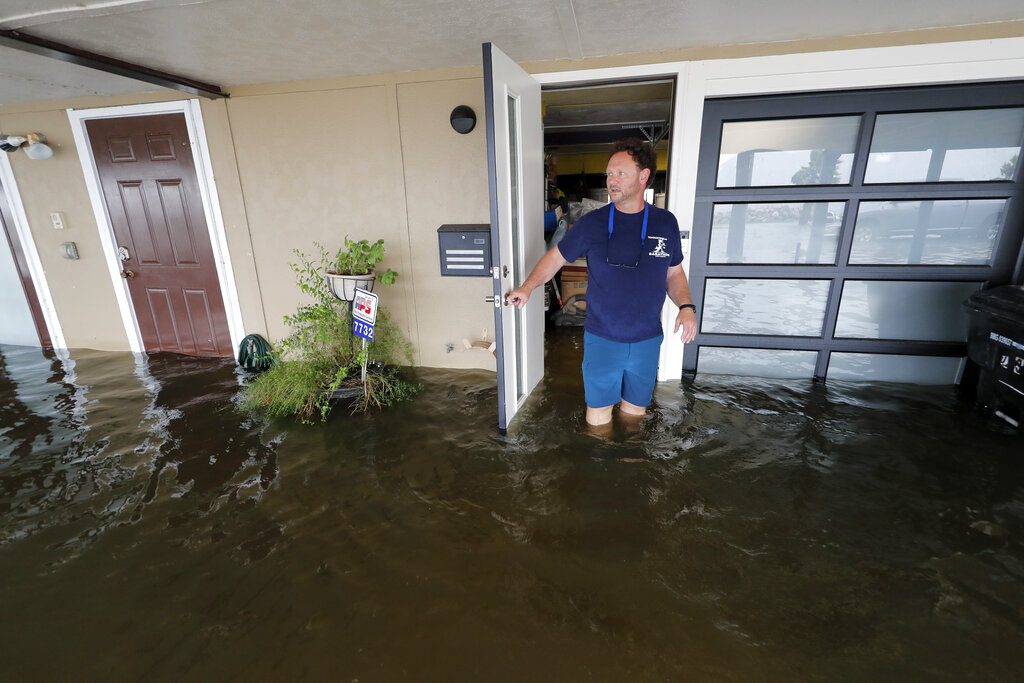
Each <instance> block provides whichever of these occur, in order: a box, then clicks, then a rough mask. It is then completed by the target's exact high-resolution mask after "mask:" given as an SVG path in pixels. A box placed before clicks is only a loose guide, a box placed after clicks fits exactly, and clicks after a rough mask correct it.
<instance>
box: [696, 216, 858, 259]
mask: <svg viewBox="0 0 1024 683" xmlns="http://www.w3.org/2000/svg"><path fill="white" fill-rule="evenodd" d="M845 208H846V203H845V202H776V203H771V204H716V205H715V209H714V217H713V219H712V225H711V247H710V253H709V256H708V263H827V264H834V263H835V260H836V248H837V247H838V245H839V228H840V226H841V225H842V223H843V212H844V210H845Z"/></svg>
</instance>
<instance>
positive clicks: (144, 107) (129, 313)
mask: <svg viewBox="0 0 1024 683" xmlns="http://www.w3.org/2000/svg"><path fill="white" fill-rule="evenodd" d="M67 114H68V120H69V122H70V123H71V133H72V135H73V136H74V140H75V147H76V148H77V150H78V160H79V162H80V163H81V165H82V175H83V177H84V178H85V185H86V188H87V189H88V192H89V201H90V203H91V204H92V210H93V215H94V216H95V218H96V226H97V230H98V231H99V237H100V244H101V245H102V247H103V258H104V261H105V262H106V264H107V270H108V271H109V274H110V282H111V284H112V285H113V287H114V295H115V297H116V298H117V305H118V308H119V310H120V313H121V321H122V323H123V324H124V330H125V334H126V335H127V337H128V344H129V345H130V347H131V350H132V352H133V353H145V351H146V348H145V345H144V343H143V341H142V333H141V332H140V331H139V326H138V322H137V320H136V318H135V308H134V307H133V306H132V302H131V297H130V295H129V293H128V282H127V280H125V279H124V278H122V277H121V264H120V263H119V261H118V259H117V242H116V239H115V237H114V226H113V223H112V222H111V220H110V216H109V214H108V213H107V204H106V201H105V199H104V197H103V190H102V186H101V184H100V176H99V170H98V169H97V167H96V162H95V160H94V159H93V156H92V147H91V145H90V144H89V136H88V132H87V131H86V128H85V124H86V121H90V120H93V119H113V118H126V117H130V116H148V115H155V114H184V116H185V125H186V126H187V129H188V138H189V144H190V146H191V151H192V161H193V163H194V165H195V169H196V178H197V180H198V185H199V194H200V197H201V198H202V203H203V214H204V216H205V218H206V226H207V229H208V230H209V236H210V244H211V246H212V247H213V255H214V262H215V265H216V268H217V280H218V282H219V283H220V295H221V299H222V300H223V301H224V312H225V314H226V315H227V319H228V332H229V334H230V336H231V346H232V348H237V347H238V344H239V343H240V342H241V341H242V337H243V336H244V334H243V329H244V328H243V325H242V309H241V306H240V305H239V303H238V289H237V287H236V285H235V277H234V270H233V269H232V267H231V256H230V252H229V251H228V242H227V234H226V231H225V229H224V218H223V216H222V215H221V211H220V199H219V195H218V194H217V184H216V182H215V180H214V177H213V165H212V163H211V161H210V148H209V145H208V144H207V139H206V127H205V126H204V124H203V116H202V110H201V108H200V105H199V100H198V99H191V100H176V101H173V102H154V103H151V104H131V105H125V106H118V107H98V108H92V109H68V110H67Z"/></svg>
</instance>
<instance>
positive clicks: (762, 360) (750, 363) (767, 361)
mask: <svg viewBox="0 0 1024 683" xmlns="http://www.w3.org/2000/svg"><path fill="white" fill-rule="evenodd" d="M817 360H818V352H817V351H780V350H776V349H731V348H721V347H714V346H702V347H700V351H699V352H698V355H697V372H700V373H704V372H709V373H712V374H716V375H745V376H747V377H771V378H774V379H811V378H812V377H814V364H815V363H816V362H817Z"/></svg>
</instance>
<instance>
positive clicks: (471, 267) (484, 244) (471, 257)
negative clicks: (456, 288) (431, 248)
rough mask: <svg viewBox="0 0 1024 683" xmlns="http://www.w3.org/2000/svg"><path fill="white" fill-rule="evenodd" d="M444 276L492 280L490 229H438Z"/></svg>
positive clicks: (480, 226) (477, 226) (478, 226)
mask: <svg viewBox="0 0 1024 683" xmlns="http://www.w3.org/2000/svg"><path fill="white" fill-rule="evenodd" d="M437 243H438V248H439V250H440V252H441V275H457V276H460V277H474V276H475V277H490V276H491V226H490V225H488V224H487V223H482V224H468V225H442V226H441V227H440V228H438V229H437Z"/></svg>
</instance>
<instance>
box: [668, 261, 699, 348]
mask: <svg viewBox="0 0 1024 683" xmlns="http://www.w3.org/2000/svg"><path fill="white" fill-rule="evenodd" d="M665 289H666V290H667V291H668V298H670V299H672V302H673V303H674V304H675V305H676V306H683V305H687V304H688V305H689V307H687V308H680V309H679V313H678V314H677V315H676V327H675V329H674V330H672V333H673V334H675V333H676V332H678V331H679V328H682V330H683V333H682V334H681V335H680V339H682V340H683V343H684V344H685V343H687V342H692V341H693V340H694V338H695V337H696V336H697V311H696V310H695V309H694V308H693V307H692V306H693V298H692V297H691V296H690V283H689V282H687V280H686V272H685V271H684V270H683V264H682V263H678V264H676V265H674V266H669V269H668V275H667V276H666V277H665Z"/></svg>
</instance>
